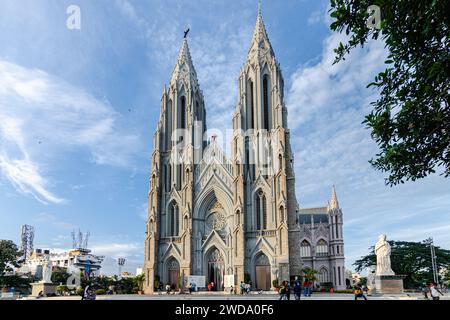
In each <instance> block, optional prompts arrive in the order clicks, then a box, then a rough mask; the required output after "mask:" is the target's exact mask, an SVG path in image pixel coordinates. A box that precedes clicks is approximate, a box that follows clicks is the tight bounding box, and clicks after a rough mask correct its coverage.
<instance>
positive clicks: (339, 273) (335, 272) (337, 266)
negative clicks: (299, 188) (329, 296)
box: [328, 186, 345, 289]
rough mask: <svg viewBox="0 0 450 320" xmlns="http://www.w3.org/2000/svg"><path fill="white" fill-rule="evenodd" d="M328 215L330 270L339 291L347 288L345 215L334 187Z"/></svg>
mask: <svg viewBox="0 0 450 320" xmlns="http://www.w3.org/2000/svg"><path fill="white" fill-rule="evenodd" d="M328 215H329V221H330V231H329V233H330V235H329V236H330V241H329V242H330V243H329V246H330V250H331V255H330V268H331V279H332V282H333V283H335V286H336V287H337V288H339V289H341V288H345V260H344V235H343V230H342V229H343V228H342V225H343V215H342V210H341V208H340V207H339V202H338V199H337V195H336V188H335V187H334V186H333V192H332V194H331V203H329V204H328Z"/></svg>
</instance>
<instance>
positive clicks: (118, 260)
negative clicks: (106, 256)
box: [117, 258, 126, 279]
mask: <svg viewBox="0 0 450 320" xmlns="http://www.w3.org/2000/svg"><path fill="white" fill-rule="evenodd" d="M125 261H126V259H125V258H119V259H117V264H118V266H119V279H121V278H122V267H123V266H124V265H125Z"/></svg>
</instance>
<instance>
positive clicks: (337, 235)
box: [335, 217, 339, 238]
mask: <svg viewBox="0 0 450 320" xmlns="http://www.w3.org/2000/svg"><path fill="white" fill-rule="evenodd" d="M335 219H336V220H335V221H336V222H335V227H336V238H339V226H338V218H337V217H335Z"/></svg>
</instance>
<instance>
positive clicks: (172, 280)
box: [167, 258, 180, 288]
mask: <svg viewBox="0 0 450 320" xmlns="http://www.w3.org/2000/svg"><path fill="white" fill-rule="evenodd" d="M179 278H180V264H179V263H178V261H177V260H176V259H175V258H171V259H170V260H169V261H168V262H167V279H168V283H169V284H170V285H171V286H175V288H178V279H179Z"/></svg>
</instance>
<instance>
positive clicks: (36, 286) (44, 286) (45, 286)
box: [31, 282, 56, 297]
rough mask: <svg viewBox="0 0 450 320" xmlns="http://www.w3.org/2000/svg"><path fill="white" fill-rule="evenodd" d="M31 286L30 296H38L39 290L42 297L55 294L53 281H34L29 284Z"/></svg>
mask: <svg viewBox="0 0 450 320" xmlns="http://www.w3.org/2000/svg"><path fill="white" fill-rule="evenodd" d="M31 288H32V289H31V296H33V297H37V296H39V292H41V291H42V295H43V296H44V297H45V296H48V295H54V294H56V284H53V283H42V282H35V283H32V284H31Z"/></svg>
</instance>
